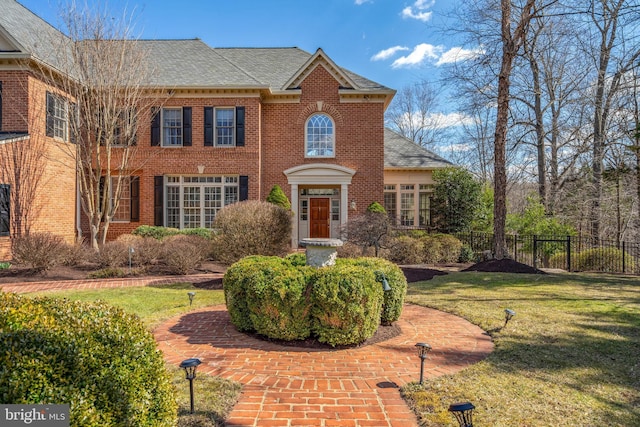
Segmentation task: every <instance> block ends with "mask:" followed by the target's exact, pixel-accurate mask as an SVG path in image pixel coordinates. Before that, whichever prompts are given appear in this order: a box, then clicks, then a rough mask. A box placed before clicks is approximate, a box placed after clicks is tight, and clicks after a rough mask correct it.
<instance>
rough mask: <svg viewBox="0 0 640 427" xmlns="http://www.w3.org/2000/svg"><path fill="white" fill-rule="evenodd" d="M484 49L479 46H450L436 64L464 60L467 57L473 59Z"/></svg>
mask: <svg viewBox="0 0 640 427" xmlns="http://www.w3.org/2000/svg"><path fill="white" fill-rule="evenodd" d="M483 53H484V49H483V48H481V47H478V48H475V49H465V48H463V47H452V48H451V49H449V50H448V51H446V52H444V53H443V54H442V55H441V56H440V58H439V59H438V62H436V65H438V66H439V65H444V64H453V63H455V62H458V61H465V60H467V59H473V58H476V57H478V56H479V55H482V54H483Z"/></svg>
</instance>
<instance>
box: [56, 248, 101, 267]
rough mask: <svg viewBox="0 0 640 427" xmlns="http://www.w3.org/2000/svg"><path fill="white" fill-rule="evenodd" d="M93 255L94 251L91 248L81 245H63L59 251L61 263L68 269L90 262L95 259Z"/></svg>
mask: <svg viewBox="0 0 640 427" xmlns="http://www.w3.org/2000/svg"><path fill="white" fill-rule="evenodd" d="M95 255H96V251H95V250H94V249H93V248H91V247H90V246H87V245H84V244H82V243H74V244H72V245H70V244H65V245H64V248H63V249H62V250H61V251H60V259H61V263H62V265H66V266H68V267H76V266H79V265H82V264H85V263H87V262H90V261H92V260H93V259H94V258H95Z"/></svg>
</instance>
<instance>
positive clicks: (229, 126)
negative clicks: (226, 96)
mask: <svg viewBox="0 0 640 427" xmlns="http://www.w3.org/2000/svg"><path fill="white" fill-rule="evenodd" d="M234 115H235V110H234V109H233V108H216V145H220V146H225V147H230V146H233V145H234V140H233V135H234V133H235V125H234V123H233V119H234Z"/></svg>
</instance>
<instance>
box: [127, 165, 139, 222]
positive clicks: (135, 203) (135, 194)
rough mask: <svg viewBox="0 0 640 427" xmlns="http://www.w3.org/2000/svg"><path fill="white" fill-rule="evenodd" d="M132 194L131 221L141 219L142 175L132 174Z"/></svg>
mask: <svg viewBox="0 0 640 427" xmlns="http://www.w3.org/2000/svg"><path fill="white" fill-rule="evenodd" d="M130 186H131V188H130V191H131V192H130V193H129V194H130V195H131V217H130V218H129V219H130V220H131V222H139V221H140V177H139V176H132V177H131V184H130Z"/></svg>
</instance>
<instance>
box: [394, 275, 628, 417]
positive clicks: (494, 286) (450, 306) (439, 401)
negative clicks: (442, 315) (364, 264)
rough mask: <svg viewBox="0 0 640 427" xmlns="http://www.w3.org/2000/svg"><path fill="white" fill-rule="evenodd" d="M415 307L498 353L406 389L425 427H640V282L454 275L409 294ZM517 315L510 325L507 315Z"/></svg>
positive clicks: (602, 277)
mask: <svg viewBox="0 0 640 427" xmlns="http://www.w3.org/2000/svg"><path fill="white" fill-rule="evenodd" d="M408 301H409V302H413V303H416V304H421V305H425V306H429V307H434V308H437V309H440V310H443V311H447V312H451V313H455V314H458V315H460V316H462V317H464V318H466V319H468V320H470V321H471V322H473V323H475V324H477V325H479V326H480V327H482V328H483V329H485V330H487V331H489V332H490V333H491V335H492V336H493V338H494V342H495V350H494V352H493V353H492V354H491V355H490V356H489V357H488V358H487V359H485V360H484V361H483V362H481V363H478V364H476V365H474V366H472V367H470V368H468V369H466V370H464V371H462V372H460V373H458V374H456V375H453V376H447V377H442V378H438V379H435V380H430V381H428V382H425V384H424V387H420V386H419V385H417V384H412V385H408V386H406V387H404V388H403V390H402V391H403V393H404V395H405V398H406V399H407V400H408V401H409V402H411V403H412V404H413V405H414V406H415V410H416V412H417V413H418V414H419V415H420V417H421V419H422V422H423V425H425V426H442V425H454V424H453V417H452V416H451V415H450V414H449V413H447V408H448V405H449V404H450V403H453V402H455V401H467V400H468V401H471V402H472V403H473V404H474V405H475V406H476V411H475V416H474V421H475V422H474V425H477V426H492V427H498V426H510V427H512V426H545V427H547V426H638V425H640V279H639V278H637V277H617V276H610V275H589V274H550V275H519V274H497V273H453V274H449V275H446V276H439V277H436V278H434V279H433V280H430V281H426V282H420V283H414V284H411V285H410V287H409V294H408ZM505 308H511V309H513V310H515V311H516V316H515V317H514V318H513V320H511V321H510V322H509V323H508V325H507V326H506V327H504V328H502V329H501V327H502V326H503V325H504V309H505Z"/></svg>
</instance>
